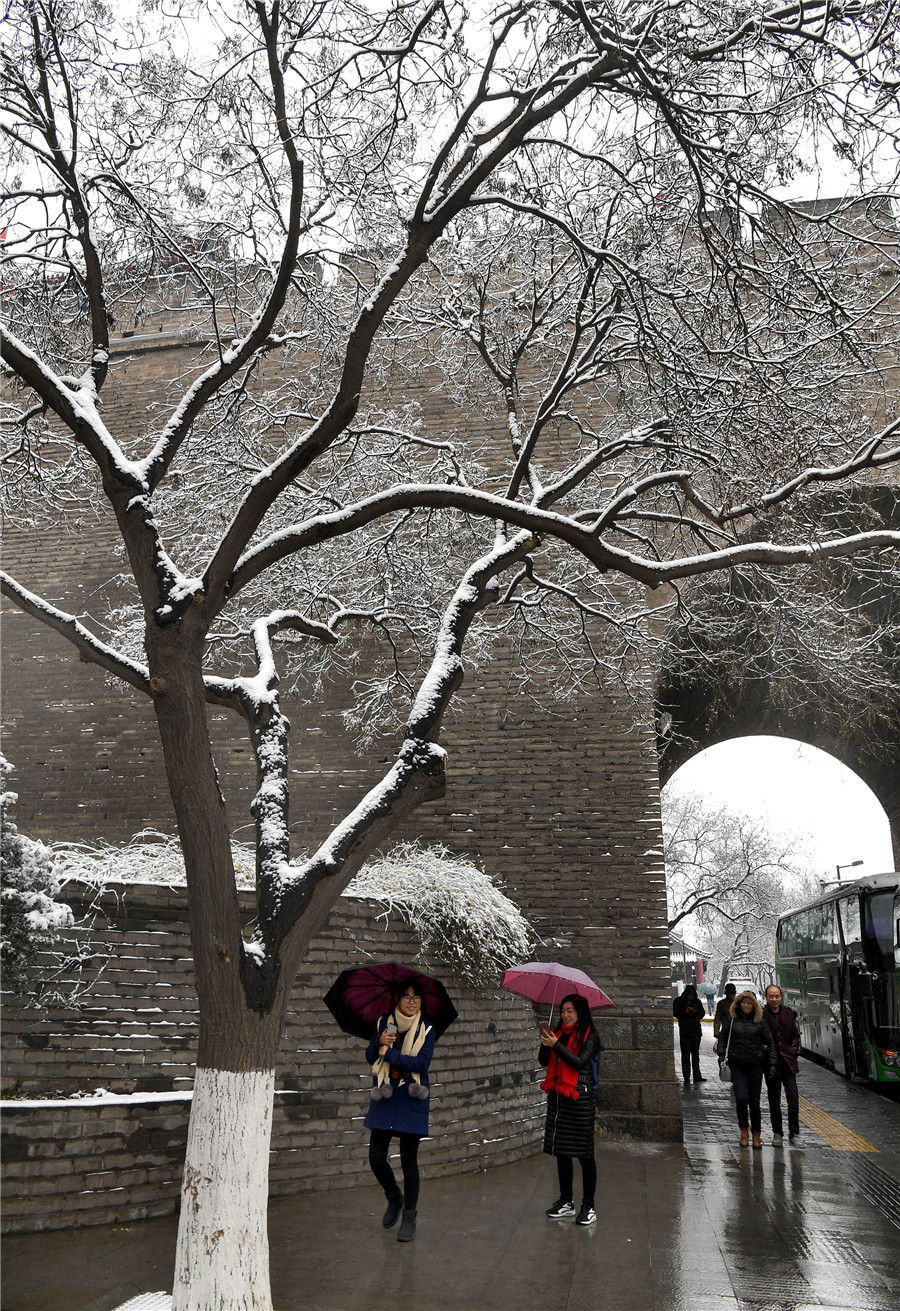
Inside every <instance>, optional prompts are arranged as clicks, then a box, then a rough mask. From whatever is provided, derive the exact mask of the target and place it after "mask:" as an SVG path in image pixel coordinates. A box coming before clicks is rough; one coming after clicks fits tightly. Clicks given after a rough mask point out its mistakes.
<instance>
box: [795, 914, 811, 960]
mask: <svg viewBox="0 0 900 1311" xmlns="http://www.w3.org/2000/svg"><path fill="white" fill-rule="evenodd" d="M796 951H797V955H798V956H806V955H807V954H808V952H809V911H808V910H802V911H801V912H800V914H799V915H798V916H797V944H796Z"/></svg>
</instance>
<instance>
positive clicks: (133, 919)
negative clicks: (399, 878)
mask: <svg viewBox="0 0 900 1311" xmlns="http://www.w3.org/2000/svg"><path fill="white" fill-rule="evenodd" d="M69 891H70V894H75V893H77V892H78V889H77V888H70V889H69ZM72 899H73V901H75V902H76V904H77V902H78V898H77V896H75V895H73V896H72ZM244 905H245V909H246V910H247V913H248V914H249V913H250V898H249V897H247V896H245V897H244ZM100 909H101V911H102V912H103V913H102V914H101V915H99V916H98V918H97V920H96V922H95V926H94V928H93V930H91V931H87V930H85V931H84V932H83V933H82V934H81V935H80V936H81V937H82V939H83V941H82V944H81V945H82V946H83V947H84V948H86V949H87V950H88V951H89V952H90V954H91V956H92V959H93V961H94V964H93V965H91V966H88V967H87V968H83V969H82V971H81V973H80V975H78V976H77V977H76V976H75V975H74V974H69V975H68V976H66V975H65V974H63V976H62V977H61V978H60V980H59V982H60V985H61V987H63V988H64V987H66V986H71V984H72V983H74V982H76V981H77V982H79V984H80V987H81V988H82V991H81V994H80V999H79V1004H78V1006H69V1007H65V1006H56V1007H54V1008H52V1009H51V1010H50V1011H49V1012H47V1013H46V1015H42V1014H41V1012H38V1011H34V1010H29V1009H27V1008H25V1007H23V1006H22V1005H21V1004H20V1003H19V1002H17V1001H16V999H15V998H12V997H9V996H6V997H5V998H4V1002H5V1006H4V1010H5V1015H6V1026H5V1031H4V1035H3V1057H4V1074H3V1081H4V1082H3V1088H4V1094H5V1095H6V1097H7V1098H9V1097H10V1094H11V1093H15V1094H16V1097H15V1099H9V1100H5V1101H4V1102H3V1105H2V1158H3V1190H4V1204H3V1227H4V1230H5V1231H6V1232H21V1231H29V1230H38V1229H52V1228H63V1227H67V1226H71V1225H80V1224H106V1223H109V1222H111V1221H124V1220H136V1219H142V1218H146V1217H148V1216H152V1215H164V1214H168V1213H171V1212H172V1211H174V1210H175V1208H176V1205H177V1199H178V1192H179V1185H180V1179H181V1168H182V1164H183V1160H184V1146H185V1140H186V1133H187V1121H188V1115H189V1109H190V1091H189V1090H190V1087H191V1081H192V1072H193V1054H194V1046H195V1042H196V1000H195V998H194V994H193V981H192V974H191V962H190V955H189V948H188V942H187V930H186V927H185V924H184V921H183V918H182V917H183V913H184V907H183V901H182V896H181V894H180V893H179V892H178V891H176V890H170V889H167V888H161V887H158V886H152V885H151V886H148V885H142V886H129V887H127V888H123V887H121V886H120V887H118V888H117V889H115V890H114V891H110V892H108V893H106V894H104V896H103V897H102V898H101V899H100ZM418 954H419V948H418V942H417V940H416V939H415V937H414V936H413V934H412V933H411V932H410V931H409V929H408V928H407V927H406V925H404V924H403V923H402V922H401V921H399V920H397V919H388V920H385V918H384V916H383V910H382V908H381V907H379V906H377V905H375V904H374V903H370V902H364V901H359V900H356V899H352V898H347V897H343V898H341V900H340V902H339V905H338V907H337V908H336V910H335V911H334V913H333V914H332V916H331V919H330V921H329V923H328V926H327V928H326V929H325V931H324V932H323V933H322V934H321V935H320V936H319V938H317V939H316V940H315V942H314V943H313V944H312V946H311V949H310V952H309V955H308V958H307V961H306V963H305V966H304V969H303V971H302V973H301V974H300V975H299V976H298V979H297V981H296V984H295V988H294V993H293V997H292V1001H291V1005H290V1007H289V1013H288V1018H287V1024H286V1027H285V1035H284V1040H283V1043H282V1051H281V1059H280V1061H279V1065H278V1070H277V1078H276V1086H277V1089H278V1091H277V1094H276V1107H275V1116H274V1121H273V1137H272V1157H271V1162H270V1187H271V1193H272V1195H273V1196H278V1195H285V1194H291V1193H298V1192H307V1191H309V1192H317V1191H325V1190H328V1189H332V1188H347V1187H351V1186H353V1185H354V1184H357V1183H359V1182H361V1181H364V1182H365V1183H366V1184H367V1185H370V1184H371V1177H370V1173H369V1167H368V1159H367V1141H368V1135H367V1134H366V1133H365V1131H364V1130H363V1128H362V1120H363V1117H364V1115H365V1112H366V1107H367V1103H368V1087H369V1076H368V1073H367V1067H366V1065H365V1061H364V1058H363V1044H362V1043H361V1042H360V1041H359V1040H357V1039H353V1038H348V1037H347V1036H346V1035H344V1034H342V1033H341V1032H340V1031H339V1030H338V1028H337V1026H336V1025H335V1023H334V1021H333V1020H332V1019H331V1016H330V1015H329V1013H328V1011H327V1009H326V1007H325V1006H324V1004H323V1002H322V1000H321V999H322V995H323V993H324V992H325V991H326V990H327V988H328V986H329V984H330V983H331V982H332V980H333V979H334V977H335V976H336V974H337V973H338V972H339V971H340V970H341V969H343V968H345V967H346V966H347V965H348V964H353V963H357V962H363V961H366V960H371V959H372V958H373V956H374V957H377V958H378V959H400V960H404V961H408V962H411V961H413V960H414V959H415V958H416V957H417V956H418ZM45 963H49V957H47V958H45ZM113 963H114V964H113ZM438 970H439V967H436V968H435V972H438ZM441 973H442V976H443V977H444V978H445V979H446V981H447V983H448V985H449V987H450V990H451V992H452V995H453V997H454V1000H455V1001H456V1004H457V1007H458V1009H459V1012H460V1018H459V1019H458V1020H457V1021H456V1023H455V1024H453V1025H452V1026H451V1027H450V1029H448V1030H447V1032H446V1033H445V1034H444V1036H443V1037H442V1038H441V1041H440V1043H439V1044H438V1047H437V1051H436V1055H435V1059H434V1063H433V1066H432V1076H433V1081H432V1087H433V1093H432V1096H433V1103H432V1110H431V1133H432V1139H431V1140H430V1141H429V1142H428V1143H427V1144H426V1145H425V1147H424V1148H423V1152H422V1161H423V1166H424V1170H425V1172H426V1174H429V1175H431V1176H433V1177H436V1176H438V1175H444V1174H459V1173H466V1172H469V1171H476V1170H482V1169H485V1168H486V1167H488V1166H490V1165H499V1164H504V1163H506V1162H509V1161H513V1160H518V1159H520V1158H521V1157H523V1156H528V1155H530V1154H532V1153H533V1152H534V1151H536V1150H539V1149H540V1133H541V1127H542V1123H543V1105H544V1098H543V1094H542V1093H541V1092H540V1090H539V1088H538V1087H537V1081H538V1079H539V1077H540V1076H539V1073H538V1069H537V1061H536V1053H537V1041H536V1028H535V1024H534V1017H533V1014H532V1010H531V1007H530V1005H529V1004H528V1003H526V1002H524V1001H522V1000H521V999H520V998H518V997H515V996H513V995H512V994H510V993H506V992H492V993H488V994H478V993H476V992H474V991H473V990H472V989H470V988H466V987H463V986H462V985H461V984H460V983H459V982H458V981H454V980H453V979H452V978H451V977H450V976H449V975H447V973H446V971H441ZM98 1086H102V1087H104V1088H106V1089H107V1090H108V1091H109V1092H111V1093H116V1094H119V1095H121V1096H123V1097H125V1098H127V1100H123V1101H118V1102H112V1103H109V1102H101V1101H88V1100H80V1099H79V1100H76V1099H72V1098H71V1094H72V1093H74V1092H89V1091H92V1090H93V1089H95V1088H97V1087H98ZM48 1093H50V1094H52V1093H67V1094H69V1097H68V1099H62V1100H59V1101H56V1102H47V1101H34V1100H31V1099H30V1098H29V1094H30V1096H31V1098H34V1097H37V1096H40V1095H42V1094H43V1095H46V1094H48Z"/></svg>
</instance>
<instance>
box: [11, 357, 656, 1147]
mask: <svg viewBox="0 0 900 1311" xmlns="http://www.w3.org/2000/svg"><path fill="white" fill-rule="evenodd" d="M125 349H126V347H125V346H121V347H119V348H116V350H114V352H113V358H114V369H113V373H112V376H111V380H110V384H109V386H108V388H105V389H104V398H105V399H104V417H105V420H106V422H107V423H108V425H109V426H110V427H111V428H112V430H113V431H115V432H117V433H136V432H137V431H138V429H139V428H140V427H141V426H142V425H143V424H144V423H145V422H146V411H147V407H148V405H149V404H151V403H153V402H154V400H158V399H159V397H161V396H162V394H163V392H164V390H165V383H166V380H167V379H169V378H171V377H173V376H175V375H178V374H181V375H182V376H184V375H185V374H186V373H187V372H188V371H189V368H190V365H191V354H190V350H191V349H193V348H188V347H187V345H186V344H185V343H184V342H180V341H179V340H178V339H177V338H175V337H171V338H161V339H159V340H157V341H155V342H153V343H152V348H150V346H147V347H146V348H145V347H143V346H141V344H140V342H139V341H137V339H136V340H135V342H134V343H129V344H128V346H127V349H128V350H129V351H132V350H133V352H134V353H133V355H130V356H128V357H126V355H125V354H124V353H123V352H124V351H125ZM420 386H421V391H422V397H421V399H422V400H423V404H424V403H426V401H427V404H428V405H429V406H430V407H431V409H433V410H435V411H441V407H442V406H443V407H444V409H446V411H447V413H446V416H444V415H443V413H442V412H441V414H440V415H439V416H438V417H439V418H445V419H446V423H447V425H448V428H453V427H458V426H459V425H460V424H461V422H462V421H463V419H462V416H461V415H460V412H459V411H454V410H453V407H452V405H450V403H449V402H448V401H446V400H445V399H444V398H443V397H441V396H432V395H430V394H429V395H427V396H426V392H427V380H425V381H423V382H422V383H421V384H420ZM485 422H486V423H487V420H486V421H485ZM6 560H7V564H8V567H9V568H10V570H11V572H13V573H14V574H15V575H16V576H17V577H19V578H20V579H21V580H22V581H23V582H24V583H25V584H26V585H27V586H30V587H33V588H34V589H35V590H37V591H43V592H44V593H45V594H46V595H47V596H48V597H49V599H51V600H54V601H56V602H58V603H60V604H62V605H63V606H64V607H67V608H69V609H71V610H74V611H82V612H83V611H84V610H86V609H87V608H88V603H89V600H90V598H91V596H92V594H93V593H94V592H95V591H96V589H98V588H101V587H103V586H104V585H106V584H107V582H108V580H109V579H110V577H111V576H112V575H113V574H114V573H115V572H116V571H117V569H118V568H119V563H118V561H117V558H116V554H115V549H114V533H113V529H112V526H111V525H110V524H109V523H107V522H105V521H103V520H102V519H100V520H98V521H97V522H94V523H91V524H90V525H89V526H87V527H85V528H84V529H83V530H82V531H80V532H73V534H72V535H71V536H70V537H69V539H68V542H67V550H66V553H65V555H61V554H60V552H59V548H58V544H57V542H56V539H55V538H54V536H53V535H51V534H48V533H44V532H41V531H38V530H34V529H31V530H29V531H27V532H25V531H22V530H10V531H9V532H8V533H7V540H6ZM4 646H5V657H4V659H5V668H6V680H5V682H6V686H5V698H4V714H5V716H6V719H7V726H6V732H5V738H4V742H5V746H4V751H5V754H6V755H7V757H8V758H9V759H10V760H11V761H12V762H13V764H14V766H15V769H16V774H15V776H14V779H13V786H14V788H15V789H16V790H17V791H18V793H19V797H20V800H19V805H18V807H17V811H16V818H17V822H18V824H19V826H20V828H21V829H22V831H23V832H26V833H29V834H32V835H34V836H41V837H44V838H48V839H54V838H69V839H74V840H82V841H88V842H90V841H92V840H94V839H96V838H105V839H107V840H110V841H124V840H126V839H127V838H128V837H130V836H131V834H133V833H134V832H137V831H139V830H140V829H142V828H145V827H148V826H149V827H156V828H160V829H163V830H164V831H166V832H169V833H171V832H172V831H173V829H174V822H173V817H172V811H171V802H170V799H169V796H168V792H167V788H166V782H165V777H164V773H163V769H162V762H161V759H160V756H159V750H158V744H157V737H156V728H155V723H154V719H153V713H152V708H151V707H150V705H149V704H147V703H146V702H144V701H142V700H141V699H140V698H139V697H138V696H137V695H136V694H133V693H132V692H131V691H129V690H127V689H126V690H121V689H118V688H113V687H110V686H108V685H107V684H106V682H105V680H104V677H103V675H102V673H101V672H100V671H99V670H97V669H96V668H94V667H92V666H89V665H85V664H83V663H80V662H79V660H78V658H77V656H75V655H74V653H73V652H72V651H71V649H70V648H69V647H68V645H67V644H66V643H65V641H64V640H63V639H62V638H60V637H58V636H56V635H55V634H53V633H48V632H47V631H46V630H45V629H42V628H41V626H40V625H38V624H37V623H36V622H35V621H33V620H31V619H29V618H28V617H27V616H24V615H22V614H20V613H18V612H16V611H14V610H10V611H9V612H8V614H7V617H6V623H5V632H4ZM364 658H365V657H364ZM515 674H516V670H515V662H514V660H513V659H512V657H508V656H507V655H505V653H504V652H503V651H502V650H500V651H499V652H498V654H497V657H496V659H495V660H494V661H493V662H492V663H491V665H490V666H489V667H488V668H486V669H485V670H483V671H480V672H479V673H478V674H477V675H472V674H469V675H467V679H466V683H465V684H464V687H463V689H462V691H461V692H460V693H459V694H458V701H457V708H456V711H455V713H454V715H453V717H452V718H451V719H450V721H449V722H448V724H447V726H446V729H445V731H444V732H442V735H441V742H442V745H444V746H445V747H446V749H447V751H448V784H447V792H446V796H445V797H444V798H443V799H442V800H441V801H440V802H438V803H434V804H431V805H429V806H426V807H423V808H422V809H420V810H419V811H417V812H416V814H415V815H414V816H413V817H412V819H411V820H410V821H409V823H408V824H407V827H406V829H405V831H404V832H402V833H399V834H398V835H397V836H398V837H404V836H405V837H411V836H421V837H424V838H425V839H427V840H442V841H446V842H447V843H448V844H449V845H450V846H451V847H452V848H453V849H454V850H455V851H458V852H460V853H461V854H464V855H467V856H469V857H470V858H472V859H474V860H476V861H477V862H479V863H481V864H483V865H484V867H485V868H486V869H487V871H488V873H490V874H491V875H492V876H493V877H495V878H498V879H499V880H500V881H501V882H502V883H503V884H504V886H505V887H506V889H507V890H508V892H509V894H510V895H511V896H512V897H513V899H514V900H516V901H517V902H518V903H519V904H520V905H521V906H522V908H523V910H524V911H525V912H526V914H528V916H529V918H530V919H531V920H532V922H533V923H534V924H535V926H536V928H537V929H538V931H539V933H540V934H541V935H542V937H543V938H544V940H545V945H544V946H543V947H542V948H541V952H542V953H543V954H545V955H546V956H547V957H551V958H553V959H558V960H562V961H564V962H566V963H569V964H575V965H578V966H580V967H581V968H583V969H585V970H587V971H588V972H589V973H590V974H592V975H593V976H594V977H595V978H596V979H597V981H598V982H599V983H600V985H601V986H602V987H603V988H605V989H606V991H607V992H609V993H610V995H611V996H612V997H613V998H614V999H615V1001H616V1002H617V1003H618V1007H619V1009H618V1011H617V1013H616V1014H617V1019H616V1022H615V1026H616V1027H615V1028H614V1030H613V1032H612V1035H611V1040H610V1043H609V1045H610V1046H615V1047H616V1050H617V1052H618V1053H619V1054H617V1055H616V1056H615V1057H614V1059H615V1060H616V1062H617V1063H618V1070H617V1079H616V1081H615V1084H614V1086H613V1088H611V1090H610V1094H609V1101H608V1103H607V1104H606V1105H605V1107H604V1114H603V1117H602V1119H601V1122H600V1129H601V1132H602V1133H607V1134H609V1135H611V1136H617V1137H618V1136H623V1135H626V1136H635V1137H644V1138H651V1139H671V1138H677V1137H679V1136H680V1126H681V1120H680V1116H681V1108H680V1101H679V1095H678V1088H677V1086H676V1084H675V1082H674V1079H673V1077H672V1076H673V1070H672V1065H671V1043H670V1036H671V1035H670V1032H669V1029H668V1026H667V1024H666V1022H665V1016H666V1015H667V1014H668V1013H669V1008H670V1005H671V1001H670V990H669V981H668V975H669V970H668V938H667V933H666V924H665V891H664V873H663V864H662V857H661V854H660V845H661V825H660V807H659V782H658V773H657V757H656V744H655V735H654V732H653V724H652V715H651V709H650V697H649V694H645V693H641V692H640V687H639V680H638V691H637V692H636V693H632V694H630V695H629V694H626V693H625V692H624V691H623V690H622V689H621V688H620V687H618V686H617V685H616V684H614V683H610V685H609V686H606V687H598V686H594V687H592V688H589V689H588V688H585V689H584V690H583V692H582V693H581V694H579V695H577V696H573V697H572V698H571V699H570V701H569V702H568V703H566V704H565V705H560V704H558V703H556V704H553V705H551V706H549V707H547V706H538V705H536V704H535V703H533V702H531V701H530V700H528V699H527V698H526V697H522V696H520V695H518V694H517V687H518V684H517V681H516V676H515ZM349 699H350V693H349V690H348V689H346V688H343V687H340V686H335V685H333V684H331V685H326V687H325V689H324V691H323V693H322V696H321V699H320V700H318V701H317V703H316V704H315V705H310V704H299V703H297V702H293V703H292V702H291V701H290V699H286V703H285V711H286V714H287V715H288V717H289V719H290V720H291V723H292V725H293V733H292V739H291V766H292V768H291V788H292V811H291V818H292V838H293V841H294V844H295V848H297V849H301V848H302V849H309V848H310V847H311V846H313V844H315V843H316V842H317V841H318V840H319V839H321V838H322V837H323V836H324V835H325V834H326V833H327V832H328V831H330V829H331V827H332V826H333V824H334V823H335V821H336V820H337V819H338V818H340V817H341V816H343V815H344V814H346V812H347V810H348V809H349V807H350V806H351V805H352V804H353V803H354V802H355V801H356V800H357V799H358V798H359V797H360V796H361V795H363V793H364V791H365V790H366V789H367V788H368V787H369V786H371V785H372V784H373V783H374V782H375V781H376V779H377V778H378V777H379V776H380V774H381V772H382V770H383V763H382V762H383V761H384V759H385V758H386V757H387V756H388V755H389V754H390V753H391V751H392V744H388V745H387V746H386V745H385V744H384V743H379V744H377V745H376V747H374V748H373V749H372V750H371V751H369V752H368V753H367V754H364V755H361V756H360V755H357V754H355V753H354V751H353V748H352V746H351V744H350V743H349V741H348V739H347V737H346V734H345V733H344V731H343V724H342V720H341V712H342V711H343V710H344V709H345V708H346V706H347V705H348V704H349ZM210 720H211V728H212V734H213V739H214V748H215V752H216V761H217V765H218V768H219V773H220V777H221V780H222V786H223V791H224V793H225V796H226V799H227V801H228V804H229V812H230V815H231V816H232V822H233V825H234V828H235V830H237V831H238V835H240V831H241V829H242V828H243V829H244V831H245V832H246V831H247V825H248V824H249V822H250V816H249V813H248V802H249V799H250V795H251V789H252V787H253V782H254V780H253V770H252V760H251V755H250V752H249V749H248V747H247V745H246V742H245V741H244V739H242V738H241V737H240V736H236V735H235V730H234V725H233V721H229V719H228V718H227V717H226V715H225V714H224V713H222V714H218V713H215V712H213V713H211V715H210Z"/></svg>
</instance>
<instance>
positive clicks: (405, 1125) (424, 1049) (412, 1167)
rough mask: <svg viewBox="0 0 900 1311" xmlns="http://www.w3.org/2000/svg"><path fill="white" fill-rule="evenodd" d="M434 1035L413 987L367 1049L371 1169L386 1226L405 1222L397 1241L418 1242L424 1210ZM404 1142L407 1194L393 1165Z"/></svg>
mask: <svg viewBox="0 0 900 1311" xmlns="http://www.w3.org/2000/svg"><path fill="white" fill-rule="evenodd" d="M434 1043H435V1033H434V1029H433V1028H432V1027H431V1025H430V1024H429V1023H428V1017H427V1015H425V1013H424V1011H423V1010H422V997H421V994H420V993H419V991H418V990H417V989H416V987H415V986H414V985H413V984H409V985H408V986H407V987H406V988H404V990H403V992H402V994H401V996H400V1000H399V1002H398V1004H397V1005H396V1006H395V1007H394V1009H393V1011H392V1012H391V1013H390V1014H389V1015H382V1017H381V1019H380V1020H379V1021H378V1023H377V1025H376V1026H375V1032H374V1034H373V1035H372V1040H371V1042H370V1043H369V1045H368V1047H367V1048H366V1060H367V1061H368V1062H369V1064H370V1065H371V1066H372V1094H371V1096H372V1100H371V1104H370V1106H369V1113H368V1115H367V1116H366V1119H365V1127H366V1128H367V1129H369V1130H370V1131H371V1132H370V1135H369V1165H370V1166H371V1167H372V1173H373V1174H374V1176H375V1178H376V1179H377V1180H378V1182H379V1183H380V1184H381V1186H382V1188H383V1189H384V1195H385V1197H386V1198H387V1204H388V1205H387V1210H386V1211H385V1213H384V1216H383V1218H382V1221H381V1223H382V1224H383V1225H384V1227H385V1229H390V1228H391V1226H392V1225H394V1224H396V1223H397V1220H398V1219H399V1218H400V1212H401V1211H402V1212H403V1219H402V1221H401V1222H400V1228H399V1230H398V1231H397V1241H398V1242H399V1243H408V1242H410V1241H411V1240H412V1239H413V1238H415V1236H416V1213H417V1209H418V1205H419V1164H418V1153H419V1141H420V1139H422V1138H423V1137H424V1136H425V1135H426V1134H427V1133H428V1102H429V1081H428V1067H429V1065H430V1064H431V1058H432V1056H433V1055H434ZM392 1137H397V1138H399V1139H400V1166H401V1169H402V1171H403V1192H402V1193H401V1191H400V1189H399V1188H398V1187H397V1180H396V1179H395V1178H394V1172H393V1170H392V1169H391V1167H390V1163H389V1161H388V1150H389V1148H390V1145H391V1138H392Z"/></svg>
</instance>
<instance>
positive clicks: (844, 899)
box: [775, 874, 900, 1086]
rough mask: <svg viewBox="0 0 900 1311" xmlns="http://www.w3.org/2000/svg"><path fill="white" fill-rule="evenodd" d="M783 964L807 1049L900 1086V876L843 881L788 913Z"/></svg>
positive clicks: (779, 952) (780, 940)
mask: <svg viewBox="0 0 900 1311" xmlns="http://www.w3.org/2000/svg"><path fill="white" fill-rule="evenodd" d="M775 967H776V973H777V977H778V983H779V985H780V986H781V988H782V991H783V993H784V1001H785V1004H786V1005H787V1006H790V1007H792V1008H793V1009H794V1010H795V1011H796V1012H797V1022H798V1024H799V1027H800V1034H801V1037H802V1041H803V1048H804V1051H805V1052H807V1054H809V1055H812V1056H817V1057H819V1058H820V1059H821V1060H823V1061H825V1062H826V1063H827V1064H828V1065H831V1066H833V1067H834V1069H836V1070H837V1071H839V1072H840V1073H841V1074H845V1075H847V1076H848V1077H849V1078H857V1079H871V1080H874V1081H875V1082H877V1083H884V1084H888V1083H895V1084H897V1085H898V1086H900V995H898V994H900V874H876V875H874V876H872V877H870V878H862V879H856V880H855V881H854V882H853V883H844V884H838V885H836V886H835V887H834V888H832V889H831V890H830V891H829V892H823V894H822V896H821V897H819V898H817V899H816V900H815V901H812V902H809V903H808V904H807V905H805V906H800V907H799V908H798V909H797V910H792V911H788V913H787V914H786V915H782V916H781V918H780V919H779V921H778V929H777V931H776V942H775Z"/></svg>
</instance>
